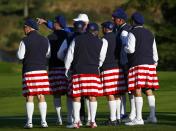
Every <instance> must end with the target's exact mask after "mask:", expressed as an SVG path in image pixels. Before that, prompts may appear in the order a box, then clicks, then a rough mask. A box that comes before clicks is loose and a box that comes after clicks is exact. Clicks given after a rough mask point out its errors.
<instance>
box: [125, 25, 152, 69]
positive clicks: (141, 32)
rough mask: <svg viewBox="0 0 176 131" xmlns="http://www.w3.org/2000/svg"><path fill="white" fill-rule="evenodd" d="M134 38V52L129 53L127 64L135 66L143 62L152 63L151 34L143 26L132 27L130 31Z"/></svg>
mask: <svg viewBox="0 0 176 131" xmlns="http://www.w3.org/2000/svg"><path fill="white" fill-rule="evenodd" d="M130 32H131V33H132V34H133V35H134V36H135V38H136V46H135V52H134V53H133V54H129V55H128V58H129V66H130V67H133V66H137V65H143V64H154V60H153V41H154V36H153V34H152V33H151V32H150V31H149V30H147V29H145V28H143V27H134V28H133V29H132V30H131V31H130Z"/></svg>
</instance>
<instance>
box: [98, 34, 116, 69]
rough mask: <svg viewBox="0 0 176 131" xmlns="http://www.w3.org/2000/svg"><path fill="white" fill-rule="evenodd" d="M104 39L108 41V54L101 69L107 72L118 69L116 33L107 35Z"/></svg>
mask: <svg viewBox="0 0 176 131" xmlns="http://www.w3.org/2000/svg"><path fill="white" fill-rule="evenodd" d="M104 38H105V39H106V40H107V41H108V49H107V53H106V58H105V61H104V62H103V65H102V67H101V70H107V69H112V68H117V67H118V57H117V54H118V50H117V42H116V35H115V33H114V32H111V33H107V34H105V36H104Z"/></svg>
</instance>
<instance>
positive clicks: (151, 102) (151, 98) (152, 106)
mask: <svg viewBox="0 0 176 131" xmlns="http://www.w3.org/2000/svg"><path fill="white" fill-rule="evenodd" d="M147 99H148V104H149V108H150V116H149V117H155V96H154V95H152V96H147Z"/></svg>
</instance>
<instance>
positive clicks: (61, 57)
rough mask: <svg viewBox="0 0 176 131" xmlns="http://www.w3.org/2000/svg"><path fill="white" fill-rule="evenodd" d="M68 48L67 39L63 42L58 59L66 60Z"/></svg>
mask: <svg viewBox="0 0 176 131" xmlns="http://www.w3.org/2000/svg"><path fill="white" fill-rule="evenodd" d="M67 48H68V44H67V39H65V40H64V41H63V42H62V45H61V47H60V48H59V50H58V52H57V58H58V59H61V60H63V61H64V58H65V55H66V54H65V52H66V50H67Z"/></svg>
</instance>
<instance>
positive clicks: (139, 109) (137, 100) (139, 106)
mask: <svg viewBox="0 0 176 131" xmlns="http://www.w3.org/2000/svg"><path fill="white" fill-rule="evenodd" d="M135 104H136V118H137V119H138V120H141V119H142V107H143V98H142V97H135Z"/></svg>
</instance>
